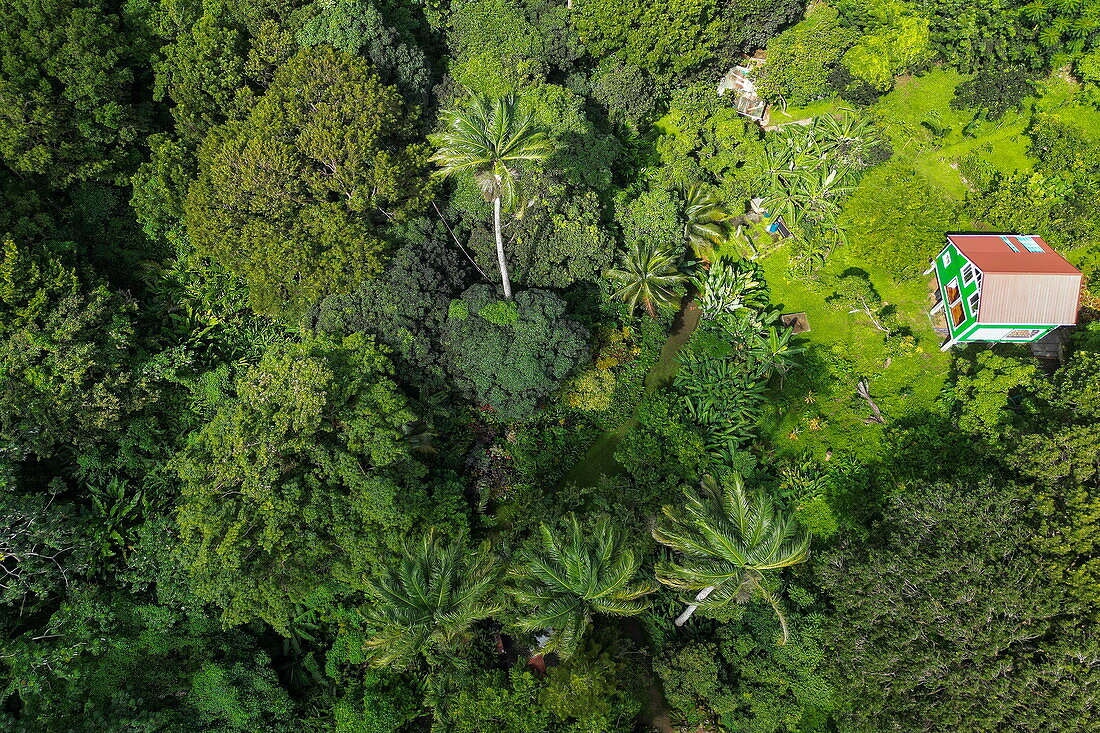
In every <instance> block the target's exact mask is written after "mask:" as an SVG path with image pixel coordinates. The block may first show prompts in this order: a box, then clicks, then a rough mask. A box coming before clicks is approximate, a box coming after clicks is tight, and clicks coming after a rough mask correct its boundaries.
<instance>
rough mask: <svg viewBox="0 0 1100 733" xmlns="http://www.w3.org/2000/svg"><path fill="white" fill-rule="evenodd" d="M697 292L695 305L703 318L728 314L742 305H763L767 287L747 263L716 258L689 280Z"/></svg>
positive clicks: (765, 299)
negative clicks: (697, 297) (696, 304)
mask: <svg viewBox="0 0 1100 733" xmlns="http://www.w3.org/2000/svg"><path fill="white" fill-rule="evenodd" d="M691 282H692V284H693V285H694V286H695V289H696V290H697V291H698V292H699V308H700V309H701V310H702V311H703V317H704V318H715V317H718V316H730V315H735V314H737V312H738V311H740V310H741V309H743V308H757V309H759V308H761V307H763V306H765V305H767V289H766V287H765V286H764V281H763V278H762V277H761V274H760V271H759V269H758V268H755V267H753V266H752V265H751V264H749V263H747V262H744V261H739V260H733V259H731V258H729V257H719V258H718V259H716V260H715V261H714V262H713V263H711V266H710V267H709V268H707V269H705V270H702V271H700V272H698V273H696V274H695V276H694V277H692V279H691Z"/></svg>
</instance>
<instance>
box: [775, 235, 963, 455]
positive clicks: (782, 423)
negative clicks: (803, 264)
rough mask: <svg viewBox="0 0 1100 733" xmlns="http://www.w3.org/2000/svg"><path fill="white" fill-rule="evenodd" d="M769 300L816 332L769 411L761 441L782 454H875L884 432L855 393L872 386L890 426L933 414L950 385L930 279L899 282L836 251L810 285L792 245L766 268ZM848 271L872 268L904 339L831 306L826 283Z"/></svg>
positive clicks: (875, 282) (873, 279) (811, 333)
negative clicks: (795, 263) (794, 261)
mask: <svg viewBox="0 0 1100 733" xmlns="http://www.w3.org/2000/svg"><path fill="white" fill-rule="evenodd" d="M761 265H762V267H763V268H764V273H765V277H766V278H767V282H768V285H769V287H770V289H771V293H772V300H773V302H775V303H776V304H777V305H779V306H780V307H782V309H783V312H785V313H790V312H799V311H804V312H805V313H806V315H807V317H808V319H809V323H810V331H809V332H808V333H807V334H805V335H804V336H803V340H804V342H805V346H806V348H807V352H806V355H805V358H804V360H803V362H804V368H803V369H802V370H798V371H796V372H795V373H792V376H791V377H790V378H788V380H787V382H786V384H784V388H783V390H782V391H781V392H780V393H779V395H778V396H777V398H776V399H774V400H773V401H772V403H771V404H770V406H769V411H768V413H767V414H766V416H765V418H764V421H763V426H762V434H763V435H764V436H765V438H766V439H767V440H770V441H772V442H773V443H774V444H775V445H776V446H777V449H778V450H779V451H780V452H781V453H783V452H794V453H796V452H802V451H806V450H809V451H812V452H814V453H815V454H818V455H819V456H823V455H826V454H827V453H828V452H829V451H832V450H834V449H837V448H839V447H841V446H849V447H850V446H852V445H861V446H863V447H864V449H866V450H872V451H873V450H874V449H875V447H876V446H877V445H878V441H879V439H880V437H881V435H882V426H881V425H879V424H875V423H868V422H866V419H867V418H868V417H870V415H871V410H870V407H869V406H868V405H867V403H866V402H864V401H863V400H862V399H861V398H859V397H858V396H857V395H856V386H857V384H858V383H859V381H860V380H861V379H866V380H867V382H868V385H869V387H870V392H871V395H872V397H873V398H874V399H875V402H876V404H878V406H879V407H880V408H881V410H882V412H883V414H884V415H885V416H886V419H887V420H888V421H889V420H892V419H897V418H900V417H903V416H905V415H907V414H912V413H914V412H918V411H921V410H925V409H928V408H929V407H930V406H931V404H932V403H933V402H934V401H935V399H936V396H937V395H938V394H939V392H940V390H941V388H942V387H943V383H944V380H945V378H946V376H947V374H948V370H949V363H950V356H949V355H948V354H946V353H944V352H941V351H940V350H939V346H940V338H939V336H937V334H936V333H935V332H934V331H933V330H932V327H931V324H930V323H929V321H928V316H927V307H928V301H927V293H928V291H927V284H926V282H925V280H924V279H923V278H921V279H916V278H914V279H910V280H908V281H906V282H896V281H894V280H893V279H891V278H890V277H889V276H888V275H887V274H886V273H885V272H884V271H882V270H880V269H876V268H873V267H871V266H869V265H868V263H867V262H864V261H857V260H856V259H854V258H852V257H850V256H847V255H846V254H845V253H844V252H843V250H840V251H837V252H834V254H833V256H832V257H831V259H830V262H829V263H828V264H827V265H826V266H825V268H823V269H822V271H821V272H819V273H817V274H816V275H815V276H814V277H813V278H807V277H802V276H800V275H798V274H797V273H795V272H794V271H792V269H791V263H790V258H789V250H788V248H787V247H784V248H783V249H781V250H779V251H776V252H774V253H772V254H771V255H769V256H768V257H766V258H764V259H763V260H762V261H761ZM849 268H860V269H863V270H866V271H867V272H868V275H869V276H870V280H871V282H872V283H873V285H874V286H875V289H876V290H877V291H878V292H879V294H880V295H881V296H882V299H883V301H884V303H888V304H890V305H893V306H894V307H895V308H896V310H897V314H898V317H899V319H900V321H901V323H902V324H903V326H904V328H905V329H906V330H907V331H908V334H907V335H905V336H893V337H891V338H890V339H886V338H884V334H883V333H882V332H880V331H878V330H876V329H875V328H874V327H873V326H872V325H871V323H870V321H869V319H868V318H867V316H866V315H863V314H858V313H857V314H852V313H848V312H846V309H845V308H842V307H838V306H837V305H835V304H833V303H830V302H829V300H828V299H829V297H830V296H831V295H832V289H831V288H830V287H829V286H828V284H827V282H828V280H829V278H830V277H832V276H834V275H838V274H840V273H842V272H844V271H845V270H848V269H849Z"/></svg>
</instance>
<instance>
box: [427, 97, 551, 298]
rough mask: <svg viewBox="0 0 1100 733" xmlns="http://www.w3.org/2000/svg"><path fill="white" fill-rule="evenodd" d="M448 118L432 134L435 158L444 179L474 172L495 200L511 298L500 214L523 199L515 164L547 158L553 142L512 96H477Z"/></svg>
mask: <svg viewBox="0 0 1100 733" xmlns="http://www.w3.org/2000/svg"><path fill="white" fill-rule="evenodd" d="M443 121H444V129H443V131H442V132H439V133H437V134H434V135H429V136H428V139H429V140H430V141H431V143H432V144H433V145H434V146H435V147H436V151H435V154H434V155H432V157H431V158H430V160H431V161H432V162H433V163H435V164H436V165H438V166H439V168H440V170H439V175H440V176H441V177H443V178H446V177H449V176H454V175H458V174H460V173H471V174H473V176H474V180H475V181H477V185H478V188H480V189H481V194H482V195H483V196H484V197H485V200H486V201H489V202H491V203H492V204H493V223H494V233H495V235H496V243H497V260H498V263H499V265H500V276H501V282H502V283H503V286H504V295H505V297H506V298H511V297H512V284H511V280H510V279H509V277H508V264H507V262H506V261H505V259H504V242H503V239H502V235H501V224H500V212H501V209H502V208H503V209H504V210H505V211H511V210H512V209H513V208H515V206H516V203H517V202H518V200H519V198H520V196H519V183H518V178H519V174H518V170H517V168H516V165H517V164H519V163H524V162H537V161H540V160H545V159H546V157H547V156H548V155H549V153H550V140H549V139H548V138H547V137H546V134H545V133H543V132H541V131H539V130H536V129H535V128H534V125H533V123H532V121H531V118H530V116H527V115H519V114H518V113H517V111H516V100H515V98H514V97H512V96H508V97H503V98H500V99H495V100H489V99H487V98H485V97H482V96H480V95H477V94H474V95H472V97H471V101H470V105H469V106H468V107H467V108H466V109H461V110H449V111H447V112H444V113H443Z"/></svg>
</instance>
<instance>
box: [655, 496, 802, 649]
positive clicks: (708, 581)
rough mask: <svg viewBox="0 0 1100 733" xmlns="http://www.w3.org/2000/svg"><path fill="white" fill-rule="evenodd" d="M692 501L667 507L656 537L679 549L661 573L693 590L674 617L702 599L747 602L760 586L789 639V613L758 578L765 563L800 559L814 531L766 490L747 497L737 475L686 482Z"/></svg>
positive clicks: (664, 579)
mask: <svg viewBox="0 0 1100 733" xmlns="http://www.w3.org/2000/svg"><path fill="white" fill-rule="evenodd" d="M684 496H685V497H686V498H687V501H686V502H685V503H684V505H683V506H680V507H676V508H673V507H669V506H666V507H664V509H663V513H664V516H663V517H662V518H661V520H660V521H659V522H658V523H657V525H656V526H655V527H654V529H653V538H654V539H655V540H657V541H658V542H660V543H661V544H662V545H665V546H666V547H670V548H672V549H673V550H676V551H677V552H679V553H681V554H682V555H683V558H682V559H681V560H680V562H669V561H665V562H659V563H658V564H657V567H656V572H657V580H659V581H660V582H661V583H663V584H665V585H667V586H669V587H670V588H676V589H678V590H687V591H696V595H695V598H694V600H692V602H691V603H690V604H688V607H687V608H686V609H685V610H684V612H683V613H681V614H680V616H679V617H678V618H677V619H676V625H677V626H683V625H684V623H685V622H686V621H687V620H688V619H689V618H691V615H692V614H693V613H695V610H696V609H697V608H699V606H700V605H702V604H703V603H704V602H706V603H707V605H711V606H720V605H724V604H726V603H729V602H730V601H737V602H741V603H743V602H745V601H747V600H749V598H751V597H752V594H753V592H758V593H760V594H761V595H762V596H763V597H764V599H765V600H767V601H768V603H770V604H771V606H772V608H773V609H774V610H775V613H776V616H778V618H779V623H780V626H781V627H782V629H783V640H782V642H781V643H786V641H787V620H786V618H785V617H784V616H783V612H782V611H781V610H780V608H779V603H778V601H777V600H776V598H775V596H774V595H773V594H772V593H771V591H769V590H768V589H767V588H766V587H765V586H764V584H763V583H762V582H761V580H762V578H763V573H764V572H765V571H767V570H777V569H779V568H785V567H788V566H791V565H797V564H798V563H800V562H803V561H805V560H806V558H807V557H809V554H810V538H809V536H808V535H806V534H804V533H803V532H802V531H801V530H800V529H798V527H797V525H796V524H795V522H794V518H793V517H791V516H789V515H783V514H780V513H778V512H777V511H776V508H775V505H774V504H773V503H772V502H771V500H770V499H768V498H766V497H759V496H757V497H750V496H749V494H748V492H746V491H745V484H744V481H743V480H742V479H741V476H739V475H738V474H732V476H731V477H730V479H729V480H728V481H726V482H725V483H724V484H719V483H718V481H716V480H715V479H714V477H713V476H709V475H708V476H704V477H703V481H702V483H701V486H700V490H699V491H695V490H692V489H689V488H686V487H685V488H684Z"/></svg>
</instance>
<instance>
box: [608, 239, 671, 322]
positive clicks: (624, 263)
mask: <svg viewBox="0 0 1100 733" xmlns="http://www.w3.org/2000/svg"><path fill="white" fill-rule="evenodd" d="M676 260H677V258H676V256H675V255H674V254H673V253H672V252H670V251H669V250H667V249H662V248H661V247H659V246H657V245H656V244H653V243H650V242H643V241H642V240H636V241H635V242H634V245H633V246H632V247H630V248H629V249H627V250H625V251H624V252H622V254H621V255H620V259H619V266H618V267H615V268H613V269H611V270H608V271H607V273H606V276H607V278H608V279H610V280H612V281H614V282H615V283H617V284H618V286H619V287H618V289H617V290H616V291H615V293H614V297H616V298H618V299H620V300H625V301H626V302H627V303H628V304H629V305H630V308H631V310H633V309H635V308H637V307H638V306H639V305H642V306H645V309H646V310H647V311H649V314H650V315H651V316H653V317H654V318H656V317H657V307H658V306H668V305H675V304H676V303H677V302H679V300H680V295H681V293H680V286H681V285H683V283H684V282H685V281H686V280H687V276H686V275H684V273H683V272H681V271H680V268H679V266H678V264H677V261H676Z"/></svg>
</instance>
